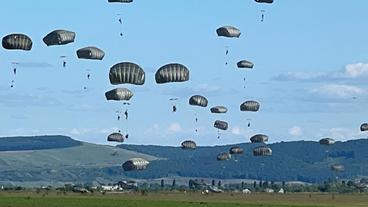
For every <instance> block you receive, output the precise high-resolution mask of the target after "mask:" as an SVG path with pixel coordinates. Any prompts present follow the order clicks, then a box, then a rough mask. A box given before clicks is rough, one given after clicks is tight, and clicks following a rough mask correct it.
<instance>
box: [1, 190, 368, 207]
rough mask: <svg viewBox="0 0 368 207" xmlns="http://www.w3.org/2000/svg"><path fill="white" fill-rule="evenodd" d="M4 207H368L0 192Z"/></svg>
mask: <svg viewBox="0 0 368 207" xmlns="http://www.w3.org/2000/svg"><path fill="white" fill-rule="evenodd" d="M0 206H1V207H64V206H68V207H84V206H88V207H118V206H119V207H121V206H124V207H136V206H141V207H169V206H175V207H196V206H206V207H211V206H214V207H233V206H249V207H261V206H262V207H291V206H298V207H303V206H316V207H319V206H321V207H345V206H346V207H363V206H364V207H366V206H368V195H366V194H347V195H345V194H344V195H332V194H304V193H300V194H286V195H279V194H252V195H243V194H229V193H225V194H210V195H201V194H200V193H186V194H184V193H148V195H145V196H142V195H140V194H106V195H102V194H89V195H80V194H72V193H68V194H67V195H57V194H56V193H49V194H47V195H42V194H36V193H0Z"/></svg>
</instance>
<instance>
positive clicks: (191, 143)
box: [181, 140, 197, 149]
mask: <svg viewBox="0 0 368 207" xmlns="http://www.w3.org/2000/svg"><path fill="white" fill-rule="evenodd" d="M181 148H182V149H196V148H197V144H196V143H195V142H194V141H192V140H186V141H184V142H182V143H181Z"/></svg>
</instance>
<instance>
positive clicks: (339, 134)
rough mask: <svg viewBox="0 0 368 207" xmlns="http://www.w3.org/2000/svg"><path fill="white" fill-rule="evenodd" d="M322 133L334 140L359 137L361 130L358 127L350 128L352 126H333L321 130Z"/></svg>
mask: <svg viewBox="0 0 368 207" xmlns="http://www.w3.org/2000/svg"><path fill="white" fill-rule="evenodd" d="M322 133H323V135H325V137H331V138H333V139H336V140H347V139H353V138H359V137H360V136H361V132H360V131H359V129H352V128H342V127H335V128H330V129H327V130H326V129H325V130H322Z"/></svg>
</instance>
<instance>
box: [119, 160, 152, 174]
mask: <svg viewBox="0 0 368 207" xmlns="http://www.w3.org/2000/svg"><path fill="white" fill-rule="evenodd" d="M148 164H149V162H148V161H147V160H145V159H143V158H132V159H129V160H128V161H126V162H124V164H123V169H124V171H131V170H144V169H146V168H147V166H148Z"/></svg>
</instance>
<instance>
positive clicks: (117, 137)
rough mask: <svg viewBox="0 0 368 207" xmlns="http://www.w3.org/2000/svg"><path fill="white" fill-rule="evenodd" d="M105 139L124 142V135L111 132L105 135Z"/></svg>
mask: <svg viewBox="0 0 368 207" xmlns="http://www.w3.org/2000/svg"><path fill="white" fill-rule="evenodd" d="M107 141H109V142H120V143H121V142H124V135H122V134H120V133H112V134H110V135H109V136H107Z"/></svg>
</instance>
